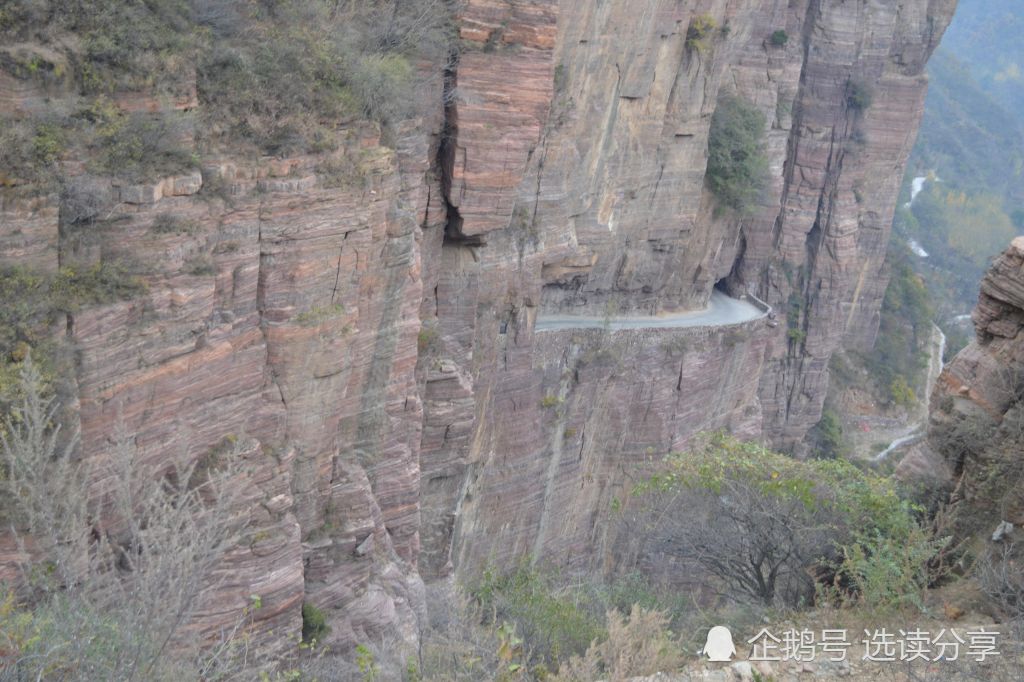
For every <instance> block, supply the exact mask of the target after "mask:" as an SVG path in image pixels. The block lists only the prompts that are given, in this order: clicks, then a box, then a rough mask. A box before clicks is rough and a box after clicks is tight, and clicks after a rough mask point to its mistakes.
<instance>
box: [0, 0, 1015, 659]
mask: <svg viewBox="0 0 1024 682" xmlns="http://www.w3.org/2000/svg"><path fill="white" fill-rule="evenodd" d="M955 6H956V2H955V0H468V1H467V2H466V3H465V4H464V5H463V6H462V7H461V8H460V10H459V12H458V14H457V16H456V22H457V29H458V33H459V38H460V41H461V42H460V45H461V47H460V49H459V50H458V54H457V55H456V57H455V58H453V59H452V61H451V63H450V64H448V65H447V66H444V65H441V64H437V63H426V62H424V63H421V64H419V65H417V69H418V72H419V74H420V75H421V76H422V80H423V82H424V83H425V84H426V85H425V91H426V94H425V96H424V97H423V103H422V105H421V107H420V108H421V112H420V116H418V117H416V118H414V119H410V120H406V121H404V122H402V123H401V124H400V125H397V126H395V129H394V130H391V131H389V132H388V133H387V134H386V135H383V136H382V132H381V129H380V127H379V126H377V125H374V124H370V123H360V124H353V125H352V126H350V127H349V129H348V130H347V131H346V136H345V141H344V144H343V145H342V146H341V147H340V148H339V149H337V150H334V151H328V152H323V153H309V154H301V155H293V156H283V157H259V158H254V157H253V156H252V155H246V154H238V155H232V154H231V153H230V150H226V151H225V152H224V154H223V155H222V156H220V157H217V158H213V157H212V156H207V155H204V156H203V157H202V158H201V160H200V165H201V170H195V171H194V172H191V173H186V174H183V175H175V176H170V177H166V178H163V179H160V180H159V181H155V182H151V183H141V184H133V183H127V182H124V181H122V180H117V179H113V178H108V177H103V176H98V175H96V176H92V177H89V178H88V183H87V187H88V188H89V189H88V191H89V193H90V194H91V195H93V196H95V197H101V198H102V202H104V203H105V205H108V206H109V212H110V213H109V216H113V217H115V218H116V220H108V221H107V223H106V227H104V228H103V229H94V230H89V231H83V230H80V229H77V228H76V227H75V224H74V220H73V216H69V212H68V207H67V205H66V202H63V203H62V200H61V199H60V197H59V196H57V195H56V194H54V193H46V192H34V191H33V190H32V187H31V185H20V186H19V185H17V184H15V183H11V185H10V186H8V185H6V184H4V183H0V185H2V186H0V265H5V266H6V265H12V266H13V265H18V266H25V267H31V268H33V269H36V270H38V271H40V272H56V271H57V270H58V268H64V267H78V268H88V267H91V266H92V265H94V264H96V263H98V262H100V261H101V260H112V259H120V260H125V261H128V262H144V263H146V264H147V265H148V266H149V269H148V270H147V271H146V272H144V273H143V274H142V276H143V278H144V279H145V282H146V286H147V288H146V292H145V293H144V294H143V295H140V296H138V297H135V298H132V299H130V300H126V301H120V302H114V303H107V304H104V305H94V306H87V307H84V308H83V309H81V310H78V311H76V312H73V313H68V314H67V315H66V316H65V317H64V318H63V319H62V320H61V321H60V323H59V324H56V325H54V328H53V329H52V330H51V332H50V333H51V334H52V335H53V336H54V337H60V338H63V339H65V340H66V341H67V342H68V343H69V344H70V347H71V348H73V359H72V362H73V367H74V372H73V387H72V389H71V391H70V395H71V396H72V399H71V400H70V401H69V404H68V407H69V409H70V411H71V412H73V413H74V415H75V420H76V421H77V423H78V424H79V430H80V432H81V444H80V454H81V456H82V457H83V458H84V459H86V460H89V459H98V460H101V459H102V458H104V457H105V456H107V453H108V452H109V449H110V444H111V442H112V440H113V439H114V437H115V432H118V431H119V430H123V432H124V433H126V434H127V435H128V437H130V439H131V440H132V441H133V443H134V445H135V446H136V447H137V448H138V451H139V452H140V453H143V455H144V457H145V459H146V460H147V461H149V462H153V463H158V462H160V461H161V460H163V459H165V458H170V457H172V456H174V453H178V452H188V453H190V454H191V456H193V457H197V458H198V457H200V456H203V455H204V453H208V452H209V451H211V450H212V449H215V448H217V447H218V446H219V444H221V443H222V442H223V440H224V439H225V438H226V437H228V436H231V437H242V436H244V437H245V438H246V439H249V440H248V441H247V442H249V443H250V445H249V446H248V449H247V450H246V461H247V462H248V463H250V469H249V473H248V477H247V486H248V487H247V489H246V492H245V494H244V495H243V496H242V498H241V499H242V501H243V502H244V504H245V505H246V506H245V510H244V513H245V514H247V516H248V519H249V521H248V523H249V528H250V529H251V533H250V535H249V537H250V538H251V541H250V542H247V543H242V544H239V545H238V546H237V547H234V548H232V550H231V551H230V552H229V553H228V555H227V557H226V558H225V560H224V564H223V566H222V567H220V568H219V572H220V573H222V574H223V575H226V576H229V577H228V578H227V579H226V580H223V581H221V582H219V583H218V585H217V587H216V590H215V592H214V593H213V594H207V595H205V597H204V602H203V605H202V607H201V608H200V609H199V612H198V613H197V616H196V627H197V628H199V629H201V630H202V629H205V630H208V631H209V632H215V631H216V630H217V629H218V628H221V627H223V626H224V625H225V624H227V623H231V622H233V620H234V619H237V614H238V613H239V612H240V611H242V610H243V609H245V608H246V606H247V604H249V602H250V600H251V596H252V595H259V598H260V601H261V604H262V606H261V608H260V609H259V610H258V611H256V612H255V614H254V618H255V622H254V632H256V633H258V640H259V641H260V642H261V646H263V647H265V648H266V650H268V651H273V650H275V649H276V650H283V649H285V648H286V647H288V646H290V645H291V644H292V643H293V642H294V640H295V639H296V636H297V633H299V632H300V631H301V628H302V616H301V609H302V604H303V603H304V602H309V603H312V604H315V605H316V606H317V607H318V608H320V609H322V610H323V612H324V613H325V614H326V618H327V620H328V623H329V624H330V627H331V631H330V635H329V636H328V638H327V642H326V643H327V644H328V645H330V646H332V647H335V648H337V649H338V650H341V651H345V650H349V649H351V648H352V647H354V646H355V645H357V644H359V643H362V642H367V641H380V640H383V639H385V638H391V639H397V640H399V641H401V642H404V643H405V644H406V645H408V646H410V647H412V646H414V645H415V642H416V640H417V638H418V636H419V632H420V629H421V627H422V625H423V622H424V619H425V618H426V604H425V596H424V595H425V587H424V586H425V583H431V582H436V581H444V580H451V579H454V578H457V577H460V576H465V575H471V574H472V573H474V572H476V571H479V570H481V569H482V568H483V567H485V566H497V567H508V566H512V565H514V564H515V563H516V562H518V561H520V560H522V559H523V558H526V557H532V558H533V559H535V560H538V561H540V560H543V561H549V562H554V563H557V564H559V565H564V566H569V567H574V568H579V569H587V570H592V571H614V570H616V569H617V568H619V567H620V566H621V564H623V562H628V561H631V560H634V559H635V557H633V556H631V554H630V547H631V545H630V538H626V537H620V536H619V532H618V529H617V526H616V525H615V524H613V523H610V522H609V511H610V510H611V509H612V508H613V506H617V505H619V504H621V503H625V504H628V498H629V494H630V489H631V487H632V485H633V484H634V483H635V482H636V481H637V480H638V478H639V477H641V476H642V475H643V474H644V473H645V472H647V471H649V470H650V467H651V466H652V465H653V464H654V463H655V462H657V461H658V460H659V459H660V458H661V457H663V456H664V455H665V454H667V453H668V452H670V451H673V450H679V449H681V448H684V447H685V446H686V444H687V443H688V441H689V440H690V439H691V438H692V437H693V436H694V435H696V434H698V433H701V432H706V431H716V430H724V431H728V432H730V433H732V434H735V435H737V436H740V437H744V438H749V439H755V440H763V441H764V442H766V443H768V444H770V445H772V446H773V447H776V448H779V449H781V450H784V451H787V452H791V453H793V454H796V455H801V454H804V452H805V450H806V446H805V445H804V439H805V436H806V435H807V432H808V430H809V429H811V428H812V427H813V426H814V425H815V424H816V423H817V422H818V420H819V418H820V417H821V412H822V405H823V401H824V400H825V395H826V392H827V388H828V382H829V377H828V364H829V360H830V358H831V356H832V354H833V353H834V352H835V351H837V350H838V349H841V348H842V349H852V350H861V351H868V350H870V349H871V347H872V345H873V343H874V337H875V334H876V332H877V328H878V320H879V308H880V306H881V302H882V297H883V295H884V292H885V289H886V285H887V277H888V271H887V269H886V262H885V261H886V250H887V245H888V243H889V236H890V230H891V226H892V221H893V214H894V211H895V207H896V204H897V199H898V194H899V190H900V184H901V181H902V179H903V176H904V170H905V165H906V162H907V159H908V157H909V155H910V152H911V148H912V146H913V144H914V140H915V137H916V135H917V128H918V125H919V122H920V119H921V115H922V112H923V107H924V98H925V93H926V90H927V78H926V77H925V75H924V68H925V65H926V62H927V60H928V58H929V56H930V55H931V53H932V51H933V50H934V49H935V48H936V46H937V44H938V42H939V40H940V39H941V37H942V33H943V31H944V30H945V27H946V25H947V24H948V22H949V21H950V19H951V17H952V14H953V11H954V9H955ZM708 17H710V18H711V19H713V25H714V28H712V29H708V30H707V31H704V32H699V31H697V30H695V28H694V27H695V25H696V24H697V23H698V22H704V21H706V18H708ZM779 31H782V32H784V33H785V35H786V36H787V37H788V39H787V40H785V41H775V40H772V35H773V33H775V32H779ZM779 43H781V44H779ZM179 76H180V79H179V80H180V92H181V93H182V94H181V97H180V98H178V99H177V100H175V101H172V102H167V101H163V100H157V99H156V98H153V97H148V96H146V94H145V93H142V94H140V93H137V92H136V93H116V94H115V96H114V97H113V101H114V102H115V103H116V104H117V106H119V107H121V108H123V109H125V110H127V111H133V110H149V109H153V108H159V107H172V108H177V109H190V110H191V109H195V108H197V107H201V106H202V102H201V101H200V100H199V98H198V97H197V95H196V86H195V82H194V74H191V75H190V74H189V73H187V72H183V73H182V74H177V75H176V77H179ZM190 78H191V80H190ZM868 91H869V92H870V93H871V97H870V102H865V101H864V98H863V97H858V96H857V94H858V93H863V92H868ZM59 97H60V94H59V93H57V94H56V95H55V94H54V92H53V91H52V89H51V90H47V89H45V88H43V87H41V86H37V85H36V84H34V83H33V82H31V81H26V80H24V79H21V78H17V77H15V76H13V75H11V74H9V73H8V72H7V71H3V70H0V111H2V112H3V113H5V114H9V115H12V116H17V115H20V113H22V112H32V111H39V110H41V109H43V108H46V107H48V106H51V102H52V101H53V100H54V98H57V99H59ZM726 97H739V98H742V99H744V100H746V101H749V102H751V103H753V104H754V105H755V106H756V107H757V109H758V110H760V112H761V113H762V114H763V115H764V117H765V119H766V121H767V126H768V129H767V133H766V137H765V144H766V151H767V156H768V160H769V165H770V180H769V182H768V185H767V187H766V188H765V190H764V191H763V192H762V193H761V194H760V196H759V197H758V198H757V200H756V203H755V205H754V206H753V207H752V208H751V209H750V210H749V211H747V212H745V213H736V212H733V211H722V210H717V208H716V202H715V198H714V197H713V195H712V194H711V192H710V191H709V190H708V189H707V186H706V180H705V173H706V169H707V160H708V134H709V127H710V124H711V118H712V114H713V113H714V111H715V109H716V107H717V106H718V104H719V102H720V101H722V100H723V98H726ZM72 166H73V164H72ZM339 168H341V169H344V173H343V175H344V177H343V178H342V179H341V180H339V179H338V177H337V176H338V175H339V173H338V171H337V169H339ZM68 172H69V173H70V174H71V175H75V174H76V173H77V174H78V175H81V176H82V177H84V173H85V171H84V170H83V169H77V171H76V169H75V168H74V167H71V168H70V169H69V170H68ZM105 210H106V209H105ZM169 213H170V214H173V215H174V216H176V219H178V220H183V221H187V222H188V224H189V225H191V226H193V229H190V230H187V231H185V230H181V231H167V230H155V229H154V225H155V224H156V223H157V221H159V220H161V217H162V216H165V215H166V214H169ZM109 216H108V217H109ZM1019 252H1020V248H1019V245H1018V247H1017V251H1015V252H1013V254H1011V256H1007V257H1005V258H1004V261H1003V262H1005V263H1010V259H1011V258H1017V259H1018V260H1019V258H1020V253H1019ZM197 262H201V265H202V266H203V267H197V266H196V263H197ZM1014 262H1015V263H1016V261H1014ZM1006 267H1007V268H1010V265H1009V264H1008V265H1006ZM1014 267H1019V264H1018V265H1014ZM1019 293H1020V292H1019V291H1015V292H1014V296H1016V297H1017V298H1016V299H1014V300H1018V299H1019ZM723 294H725V295H728V296H730V297H732V298H733V299H737V300H739V301H742V302H743V303H744V305H750V306H755V307H757V309H758V310H760V311H761V313H763V314H753V315H751V316H750V317H749V319H743V320H742V321H738V322H734V323H733V322H730V321H728V320H726V321H725V322H724V323H716V324H710V325H699V326H687V327H659V326H657V325H649V326H645V325H644V324H643V323H642V322H641V323H639V324H637V325H636V327H635V328H615V327H614V326H613V325H612V321H613V320H618V319H620V318H639V319H642V318H644V317H653V316H669V315H679V314H681V313H685V312H687V311H697V310H702V309H704V308H705V307H707V306H708V304H709V302H710V301H711V300H712V297H713V295H714V296H716V297H720V296H722V295H723ZM5 303H6V302H5ZM769 311H770V313H769ZM983 314H985V313H984V312H983ZM573 316H586V317H588V318H590V319H598V320H606V321H607V323H606V324H603V325H598V326H593V325H591V326H590V327H589V328H584V327H583V326H581V327H580V328H573V327H571V325H570V324H568V323H566V324H565V325H563V326H559V327H558V328H552V329H548V330H539V329H538V327H537V325H538V320H544V319H555V318H557V319H559V320H563V321H564V320H566V319H568V320H571V319H572V317H573ZM992 317H993V319H995V318H996V317H998V316H997V315H993V316H992ZM997 345H998V344H997ZM957 367H959V368H963V367H965V365H964V364H960V365H957ZM979 371H980V370H979ZM959 380H963V381H966V380H965V379H963V376H962V372H961V371H960V370H953V372H952V373H947V374H946V375H944V378H943V380H942V381H944V382H945V383H946V385H949V386H952V384H953V382H955V381H959ZM951 390H953V389H951ZM965 395H966V394H965ZM993 400H994V399H993ZM989 402H993V401H991V400H990V401H989ZM996 402H998V401H996ZM95 485H97V486H99V487H100V488H102V486H103V485H104V482H103V481H102V480H100V481H97V482H96V483H95ZM21 551H22V548H21V547H20V546H19V545H18V544H17V543H15V542H14V540H13V538H12V537H11V536H9V535H0V577H8V578H9V577H13V576H14V575H15V574H14V570H15V569H14V566H15V563H16V562H17V560H18V559H19V557H20V552H21Z"/></svg>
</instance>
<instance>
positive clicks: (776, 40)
mask: <svg viewBox="0 0 1024 682" xmlns="http://www.w3.org/2000/svg"><path fill="white" fill-rule="evenodd" d="M770 42H771V44H772V45H774V46H775V47H782V46H784V45H785V44H786V43H788V42H789V34H788V33H786V32H785V31H784V30H782V29H781V28H780V29H779V30H778V31H775V32H774V33H772V37H771V39H770Z"/></svg>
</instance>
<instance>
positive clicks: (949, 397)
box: [928, 237, 1024, 537]
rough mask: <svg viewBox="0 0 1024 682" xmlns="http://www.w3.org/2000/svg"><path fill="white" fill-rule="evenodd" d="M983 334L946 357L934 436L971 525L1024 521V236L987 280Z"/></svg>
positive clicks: (985, 527)
mask: <svg viewBox="0 0 1024 682" xmlns="http://www.w3.org/2000/svg"><path fill="white" fill-rule="evenodd" d="M972 318H973V320H974V329H975V333H976V340H975V341H974V342H972V343H971V344H969V345H968V346H967V347H966V348H964V349H963V350H962V351H960V353H959V354H958V355H957V356H956V358H954V360H953V361H952V362H950V363H949V364H948V365H946V368H945V370H944V371H943V373H942V376H941V377H940V378H939V382H938V385H937V386H936V388H935V391H934V392H933V394H932V403H931V424H930V426H929V433H928V444H929V446H930V448H931V450H932V451H933V452H935V453H938V454H939V455H940V456H941V457H942V458H943V460H944V463H945V464H946V465H947V466H948V467H949V469H951V470H952V477H953V486H954V490H953V498H952V499H953V502H954V503H955V504H959V505H961V506H962V507H963V509H962V512H961V514H960V518H961V520H962V524H963V526H964V527H963V528H962V529H961V530H962V531H963V532H965V533H972V532H980V533H981V534H982V535H984V536H986V537H987V536H988V535H990V534H991V533H992V530H993V529H994V528H996V527H997V526H998V525H1000V523H1001V522H1004V521H1005V522H1009V523H1011V524H1013V525H1014V526H1019V525H1021V524H1024V490H1022V488H1021V480H1022V475H1024V463H1022V461H1021V447H1022V446H1024V403H1022V402H1021V399H1022V397H1024V342H1022V338H1021V331H1022V330H1024V238H1022V237H1018V238H1017V239H1015V240H1014V241H1013V243H1012V244H1011V245H1010V247H1009V248H1008V249H1007V250H1006V251H1005V252H1004V253H1003V254H1002V256H1000V257H999V258H998V259H997V260H996V261H995V263H994V264H993V265H992V267H991V268H990V269H989V271H988V273H987V274H986V275H985V279H984V280H983V281H982V283H981V294H980V296H979V298H978V305H977V307H976V308H975V309H974V313H973V315H972Z"/></svg>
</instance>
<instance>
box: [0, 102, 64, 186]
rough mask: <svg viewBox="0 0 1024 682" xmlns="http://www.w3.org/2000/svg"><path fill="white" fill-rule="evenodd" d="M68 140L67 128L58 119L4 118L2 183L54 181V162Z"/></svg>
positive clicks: (0, 123)
mask: <svg viewBox="0 0 1024 682" xmlns="http://www.w3.org/2000/svg"><path fill="white" fill-rule="evenodd" d="M67 144H68V140H67V133H66V131H65V130H64V128H63V127H62V126H60V125H58V124H57V123H55V122H51V121H40V120H8V119H5V118H0V186H5V185H15V184H20V183H22V182H31V183H50V184H52V181H53V179H54V176H55V175H56V169H55V168H54V163H55V162H56V161H58V160H59V159H60V157H61V156H62V155H63V153H64V150H65V149H66V147H67Z"/></svg>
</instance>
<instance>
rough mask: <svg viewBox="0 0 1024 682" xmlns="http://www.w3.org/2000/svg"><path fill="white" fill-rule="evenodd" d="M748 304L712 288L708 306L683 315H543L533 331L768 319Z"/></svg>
mask: <svg viewBox="0 0 1024 682" xmlns="http://www.w3.org/2000/svg"><path fill="white" fill-rule="evenodd" d="M767 315H768V311H767V310H762V309H761V308H759V307H757V306H756V305H754V304H753V303H751V302H750V301H746V300H740V299H736V298H731V297H729V296H727V295H726V294H724V293H722V292H721V291H719V290H717V289H715V290H714V291H713V292H712V293H711V300H710V301H709V302H708V307H707V308H704V309H703V310H690V311H687V312H685V313H676V314H667V315H656V316H646V317H588V316H583V315H545V316H543V317H538V318H537V324H536V325H535V326H534V331H537V332H551V331H561V330H565V329H608V330H610V331H618V330H621V329H680V328H686V327H723V326H726V325H733V324H740V323H742V322H749V321H751V320H756V319H759V318H762V317H767Z"/></svg>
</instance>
